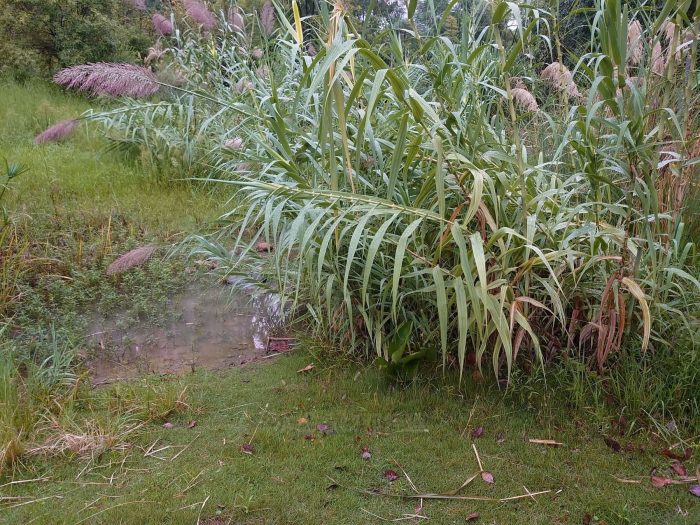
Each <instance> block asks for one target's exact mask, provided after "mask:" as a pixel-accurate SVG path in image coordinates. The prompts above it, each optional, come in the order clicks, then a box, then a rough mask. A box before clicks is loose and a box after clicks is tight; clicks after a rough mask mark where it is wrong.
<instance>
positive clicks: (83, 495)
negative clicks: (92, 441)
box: [2, 352, 700, 525]
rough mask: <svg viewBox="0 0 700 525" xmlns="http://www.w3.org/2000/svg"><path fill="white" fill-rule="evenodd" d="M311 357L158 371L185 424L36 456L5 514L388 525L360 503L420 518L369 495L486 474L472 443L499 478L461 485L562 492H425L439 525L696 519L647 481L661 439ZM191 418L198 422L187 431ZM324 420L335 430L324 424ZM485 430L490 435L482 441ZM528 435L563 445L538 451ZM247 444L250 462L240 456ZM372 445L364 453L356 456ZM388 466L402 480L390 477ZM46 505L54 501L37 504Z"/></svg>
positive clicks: (677, 493) (409, 507)
mask: <svg viewBox="0 0 700 525" xmlns="http://www.w3.org/2000/svg"><path fill="white" fill-rule="evenodd" d="M311 360H313V358H312V357H310V356H309V355H306V354H305V353H304V352H299V353H298V354H297V355H293V356H285V357H281V358H278V359H276V360H275V361H272V362H267V363H260V364H257V365H252V366H248V367H245V368H240V369H234V370H229V371H226V372H220V373H206V372H199V373H196V374H193V375H191V376H188V377H185V378H182V379H179V380H173V379H166V380H164V381H166V382H170V383H173V382H174V383H176V384H177V387H176V388H174V390H179V389H180V388H184V387H187V389H188V390H187V391H188V402H189V403H190V408H189V409H188V410H187V411H186V412H185V413H183V414H181V415H180V416H178V417H177V418H174V419H171V420H170V421H171V422H172V423H173V424H174V425H175V428H172V429H165V428H162V426H161V424H162V420H158V421H156V422H153V423H150V424H149V425H148V427H147V429H146V431H145V432H143V433H142V434H141V435H140V437H139V438H138V440H137V441H136V443H134V446H133V447H132V448H131V449H130V450H129V451H127V452H126V453H125V454H124V455H122V454H106V455H105V456H103V457H100V458H93V459H92V461H91V462H90V463H89V464H88V462H87V461H86V460H76V459H72V460H70V459H62V460H54V461H46V460H33V461H32V462H31V463H30V464H29V465H28V466H27V468H26V470H25V471H24V472H23V473H22V474H23V475H22V477H23V478H25V479H29V478H44V477H46V478H48V480H46V481H41V482H34V483H29V484H26V485H15V486H12V487H5V488H4V489H2V490H3V495H10V496H17V497H23V498H28V499H25V500H18V501H20V502H23V503H24V502H26V503H27V504H26V505H24V506H21V507H16V508H10V509H7V510H5V511H4V513H5V516H6V519H7V520H8V523H25V522H29V521H30V520H34V521H33V523H78V522H80V520H84V522H86V523H196V522H197V521H196V520H197V519H198V518H199V519H201V520H202V522H204V523H206V521H204V520H205V519H206V518H209V517H212V516H217V515H218V516H219V517H220V518H221V519H222V521H221V523H227V522H231V523H246V524H247V523H250V524H253V523H270V524H271V523H339V524H341V523H342V524H351V523H379V522H380V521H381V520H380V519H379V518H377V517H373V516H371V515H370V514H368V513H367V512H365V511H369V512H371V513H374V514H376V515H378V516H382V517H384V518H396V517H401V516H402V515H403V514H405V513H407V514H411V513H414V511H415V508H416V507H417V506H418V504H419V501H418V500H401V499H397V498H393V497H383V496H371V495H368V494H363V493H362V491H373V490H378V491H380V492H383V493H384V492H386V493H390V494H411V493H412V490H411V488H410V486H409V484H408V482H407V480H406V478H405V477H403V475H402V471H401V468H403V469H404V470H405V471H406V473H407V474H408V475H409V476H410V477H411V479H412V481H413V482H414V483H415V485H416V486H417V488H418V490H420V491H425V492H447V491H450V490H454V489H456V488H457V487H459V486H460V485H461V484H462V483H463V482H464V481H465V480H466V479H468V478H469V477H470V476H472V475H473V474H475V473H476V472H478V470H479V469H478V466H477V462H476V459H475V455H474V452H473V449H472V444H474V445H475V446H476V448H477V450H478V452H479V455H480V458H481V461H482V462H483V467H484V469H486V470H488V471H490V472H492V473H493V475H494V477H495V481H496V482H495V484H494V485H487V484H485V483H484V482H482V481H481V479H476V480H474V481H473V482H472V483H471V484H470V485H468V486H467V487H466V488H465V489H464V490H463V491H462V492H461V494H463V495H467V496H486V497H495V498H502V497H509V496H515V495H519V494H524V493H525V492H526V489H525V487H527V490H529V491H532V492H535V491H541V490H550V491H552V492H551V493H548V494H543V495H540V496H538V497H536V498H534V499H533V500H529V499H525V500H520V501H515V502H510V503H493V502H476V501H427V500H424V509H423V513H424V514H425V515H426V516H428V517H430V518H431V522H432V523H464V522H465V518H466V517H467V515H468V514H470V513H472V512H478V513H479V514H480V515H481V519H480V522H482V523H542V524H545V523H546V524H552V523H582V522H585V521H584V517H585V515H586V514H589V515H590V516H591V517H592V521H591V523H608V524H610V525H612V524H623V523H624V524H627V523H640V524H641V523H645V524H646V523H669V524H670V523H679V524H680V523H688V524H692V523H695V522H696V521H697V520H698V519H700V509H698V505H697V501H694V497H693V496H692V495H691V494H689V493H688V492H687V489H686V487H684V486H671V487H666V488H664V489H654V488H653V487H652V486H651V484H650V483H649V472H650V471H651V469H652V468H653V467H659V468H660V469H665V467H666V466H667V465H668V460H666V459H665V458H663V457H662V456H661V455H660V454H659V451H660V449H661V448H663V447H664V446H666V444H665V443H663V442H662V441H658V442H648V441H644V440H642V441H641V442H640V441H639V440H638V439H635V438H627V437H624V438H620V437H619V435H615V438H616V439H619V440H620V441H621V442H622V443H623V444H627V443H632V444H634V445H635V451H633V452H623V453H616V452H614V451H613V450H611V449H609V448H608V447H607V446H606V445H605V443H604V441H603V438H602V436H601V433H600V432H599V431H598V430H596V429H594V428H591V427H590V426H589V425H588V424H587V423H586V422H584V421H582V420H580V419H570V420H565V419H562V418H561V414H556V415H555V414H552V416H551V417H545V418H538V417H536V416H537V414H536V413H534V412H531V411H528V410H525V409H523V408H520V407H518V406H517V405H515V406H514V405H513V404H512V403H511V402H509V401H504V400H502V399H500V400H499V398H500V397H501V396H499V395H498V393H497V392H494V391H492V390H490V389H489V388H488V387H483V386H474V385H473V384H472V385H471V386H469V385H468V386H467V387H466V388H465V389H464V390H463V391H462V392H459V391H457V390H449V389H445V388H440V389H436V388H434V386H431V385H413V386H409V387H408V388H405V389H402V388H399V389H397V388H393V387H391V386H390V385H389V384H387V383H385V382H384V381H383V379H382V376H381V375H379V374H378V372H377V371H376V370H374V369H372V368H364V367H359V368H358V367H357V366H343V367H338V366H337V363H334V364H333V366H331V365H330V364H329V363H328V362H325V363H324V362H319V361H318V360H315V363H316V369H315V370H313V371H311V372H310V373H307V374H301V373H298V372H297V370H298V369H301V368H302V367H304V366H306V365H307V364H309V362H310V361H311ZM346 364H347V363H346ZM119 388H122V389H123V388H125V387H124V386H118V387H113V388H112V389H111V390H107V391H99V392H96V393H94V394H93V395H94V396H97V397H100V396H115V391H116V390H118V389H119ZM302 418H303V419H302ZM192 420H195V421H196V423H197V425H196V426H195V427H194V428H191V429H188V428H186V427H187V424H188V422H190V421H192ZM321 423H323V424H326V425H328V426H329V427H330V429H331V430H332V433H328V434H327V435H324V434H322V433H321V432H319V431H318V430H317V429H316V428H317V425H318V424H321ZM479 426H483V428H484V433H483V435H482V436H481V437H480V438H478V439H475V438H472V437H471V435H470V434H471V430H473V429H474V428H476V427H479ZM309 435H310V436H312V437H313V439H312V440H309V439H308V438H306V437H305V436H309ZM497 438H501V439H502V440H503V441H502V442H501V443H499V442H498V441H499V440H498V439H497ZM530 438H551V439H555V440H558V441H561V442H563V443H564V446H562V447H557V448H553V447H546V446H541V445H533V444H530V443H529V442H528V439H530ZM248 442H250V443H252V445H253V447H254V453H253V454H252V455H249V454H245V453H243V452H242V450H241V446H242V445H243V444H244V443H248ZM183 446H185V447H188V448H186V449H184V451H183V452H182V453H180V454H179V455H178V456H177V457H176V458H175V459H174V460H171V459H172V458H173V457H174V456H175V455H176V454H178V453H179V452H181V451H182V450H183V449H182V448H181V447H183ZM161 447H172V448H165V449H162V450H161V451H160V452H158V453H157V454H155V455H156V456H160V458H161V459H156V458H154V457H146V456H144V453H145V451H148V450H149V449H150V450H157V449H159V448H161ZM363 447H368V448H369V451H370V453H371V455H372V457H371V459H370V460H369V461H366V460H363V459H362V458H361V457H360V455H361V450H362V448H363ZM637 447H639V448H637ZM397 465H400V467H401V468H399V466H397ZM86 466H87V468H86ZM388 469H392V470H395V471H396V472H397V473H398V474H399V475H400V476H401V478H400V479H399V480H397V481H395V482H394V483H389V482H388V481H386V480H385V479H384V472H385V471H386V470H388ZM616 477H617V478H621V479H633V480H641V483H640V484H626V483H622V482H619V481H616V479H615V478H616ZM335 485H337V487H336V486H335ZM560 491H561V492H560ZM39 498H48V499H45V500H44V501H38V502H36V503H29V502H31V501H33V500H34V499H39ZM228 520H230V521H228Z"/></svg>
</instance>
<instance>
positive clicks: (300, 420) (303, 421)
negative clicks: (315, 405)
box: [297, 417, 309, 425]
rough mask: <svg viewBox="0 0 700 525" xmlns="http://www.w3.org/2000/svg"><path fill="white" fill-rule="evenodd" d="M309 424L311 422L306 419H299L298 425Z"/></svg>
mask: <svg viewBox="0 0 700 525" xmlns="http://www.w3.org/2000/svg"><path fill="white" fill-rule="evenodd" d="M308 422H309V420H308V419H306V418H305V417H300V418H299V419H297V425H306V424H307V423H308Z"/></svg>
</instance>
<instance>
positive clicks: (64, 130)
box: [34, 119, 78, 144]
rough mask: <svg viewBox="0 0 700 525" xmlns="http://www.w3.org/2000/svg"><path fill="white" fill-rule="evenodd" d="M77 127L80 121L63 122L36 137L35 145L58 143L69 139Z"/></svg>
mask: <svg viewBox="0 0 700 525" xmlns="http://www.w3.org/2000/svg"><path fill="white" fill-rule="evenodd" d="M77 127H78V121H77V120H75V119H68V120H62V121H61V122H59V123H58V124H54V125H53V126H51V127H50V128H48V129H46V130H45V131H42V132H41V133H39V134H38V135H37V136H36V137H34V144H45V143H46V142H58V141H59V140H63V139H65V138H66V137H68V136H69V135H70V134H71V133H73V131H75V128H77Z"/></svg>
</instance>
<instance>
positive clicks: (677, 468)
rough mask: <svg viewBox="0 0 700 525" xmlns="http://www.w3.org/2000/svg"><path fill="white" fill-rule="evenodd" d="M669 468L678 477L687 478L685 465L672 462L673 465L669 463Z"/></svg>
mask: <svg viewBox="0 0 700 525" xmlns="http://www.w3.org/2000/svg"><path fill="white" fill-rule="evenodd" d="M671 468H672V469H673V471H674V472H675V473H676V474H678V475H679V476H687V475H688V469H686V468H685V465H684V464H683V463H681V462H680V461H674V462H673V463H671Z"/></svg>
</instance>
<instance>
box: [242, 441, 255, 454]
mask: <svg viewBox="0 0 700 525" xmlns="http://www.w3.org/2000/svg"><path fill="white" fill-rule="evenodd" d="M241 452H243V453H244V454H250V455H252V454H254V453H255V447H254V446H253V445H252V444H251V443H243V444H242V445H241Z"/></svg>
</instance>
